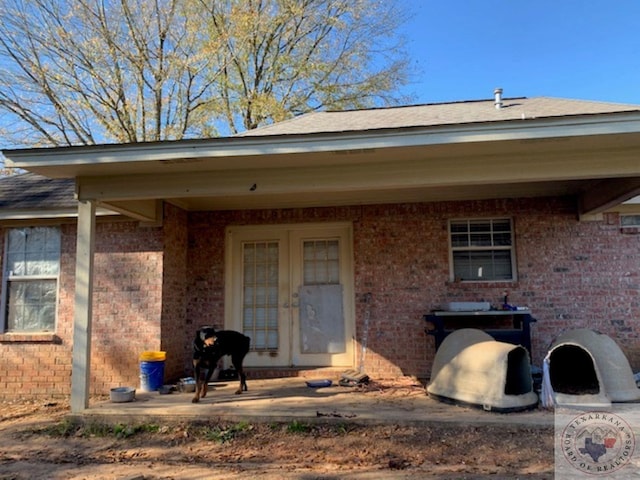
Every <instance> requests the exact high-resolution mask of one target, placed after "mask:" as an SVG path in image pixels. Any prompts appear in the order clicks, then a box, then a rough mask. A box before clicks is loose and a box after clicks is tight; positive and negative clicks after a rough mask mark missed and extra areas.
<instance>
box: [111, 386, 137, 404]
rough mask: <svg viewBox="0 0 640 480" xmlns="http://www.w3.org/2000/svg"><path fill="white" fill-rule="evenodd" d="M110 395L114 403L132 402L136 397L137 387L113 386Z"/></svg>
mask: <svg viewBox="0 0 640 480" xmlns="http://www.w3.org/2000/svg"><path fill="white" fill-rule="evenodd" d="M109 396H110V398H111V401H112V402H113V403H125V402H131V401H133V399H134V398H136V389H135V388H133V387H117V388H112V389H111V392H110V393H109Z"/></svg>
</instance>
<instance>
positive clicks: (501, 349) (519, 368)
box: [427, 328, 538, 413]
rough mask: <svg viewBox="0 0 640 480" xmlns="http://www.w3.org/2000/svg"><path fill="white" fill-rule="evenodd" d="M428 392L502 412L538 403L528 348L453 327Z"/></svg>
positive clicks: (435, 368) (453, 401) (436, 358)
mask: <svg viewBox="0 0 640 480" xmlns="http://www.w3.org/2000/svg"><path fill="white" fill-rule="evenodd" d="M427 393H428V394H429V396H431V397H433V398H435V399H437V400H440V401H444V402H452V403H460V404H465V405H472V406H477V407H482V408H484V409H485V410H491V411H496V412H503V413H506V412H514V411H520V410H527V409H530V408H533V407H535V406H537V404H538V396H537V395H536V393H535V392H534V391H533V381H532V378H531V365H530V364H529V354H528V352H527V350H526V349H525V348H524V347H522V346H519V345H512V344H510V343H504V342H497V341H496V340H494V339H493V337H491V336H490V335H489V334H487V333H485V332H483V331H481V330H476V329H472V328H464V329H460V330H456V331H454V332H452V333H451V334H449V335H448V336H447V337H446V338H445V339H444V340H443V342H442V344H441V345H440V348H439V349H438V351H437V353H436V357H435V359H434V362H433V367H432V370H431V382H430V383H429V386H428V387H427Z"/></svg>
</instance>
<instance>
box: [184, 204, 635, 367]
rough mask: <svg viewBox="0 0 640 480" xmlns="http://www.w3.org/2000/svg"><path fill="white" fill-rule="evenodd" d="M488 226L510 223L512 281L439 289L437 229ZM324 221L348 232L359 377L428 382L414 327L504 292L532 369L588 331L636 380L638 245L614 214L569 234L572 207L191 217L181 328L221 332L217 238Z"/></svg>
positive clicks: (441, 255)
mask: <svg viewBox="0 0 640 480" xmlns="http://www.w3.org/2000/svg"><path fill="white" fill-rule="evenodd" d="M497 216H499V217H502V216H509V217H511V218H513V223H514V231H515V244H516V260H517V265H516V269H517V273H518V280H517V281H515V282H507V283H503V282H493V283H456V282H450V281H449V252H448V246H449V242H448V232H447V222H448V220H449V219H452V218H486V217H497ZM326 221H350V222H353V227H354V259H355V292H356V316H357V318H356V323H357V325H356V328H357V333H356V336H357V340H358V342H360V341H361V340H363V339H364V338H365V335H364V333H365V325H364V319H365V318H367V319H368V321H367V325H366V341H367V345H366V347H367V348H366V357H365V369H366V371H367V373H369V374H370V375H373V376H378V377H393V376H397V375H401V374H404V375H415V376H418V377H428V376H429V374H430V369H431V364H432V362H433V357H434V353H435V349H434V340H433V338H432V337H431V336H428V335H426V334H425V333H424V328H425V324H424V321H423V315H424V314H425V313H428V312H429V311H431V310H433V309H439V308H442V306H443V305H444V304H446V303H447V302H450V301H488V302H490V303H492V304H493V305H500V303H501V300H502V298H503V295H504V292H505V290H506V291H508V292H509V300H510V302H511V303H513V304H516V305H520V306H528V307H530V308H531V309H532V311H533V313H534V316H535V317H536V318H537V319H538V322H537V323H536V324H534V325H533V334H532V343H533V362H534V364H537V365H540V364H541V361H542V358H543V357H544V355H545V354H546V352H547V350H548V347H549V346H550V344H551V343H552V341H553V340H554V338H555V337H556V336H557V335H558V334H559V333H561V332H563V331H565V330H567V329H570V328H577V327H588V328H593V329H596V330H598V331H600V332H602V333H605V334H608V335H610V336H611V337H613V338H614V339H615V340H616V341H617V342H618V343H619V345H620V346H621V348H622V349H623V350H624V351H625V353H626V354H627V355H628V357H629V360H630V362H631V363H632V366H633V367H634V368H636V369H640V341H639V336H640V235H630V234H625V233H623V232H622V231H621V229H620V227H619V219H618V216H617V215H615V214H607V215H605V216H604V220H603V221H595V222H579V221H578V220H577V218H576V213H575V201H574V199H571V198H545V199H514V200H488V201H476V202H442V203H424V204H406V205H377V206H363V207H344V208H314V209H287V210H277V211H268V210H264V211H253V212H242V211H240V212H211V213H206V212H201V213H192V214H190V215H189V247H190V248H189V268H190V275H189V286H188V298H189V301H188V306H187V312H188V313H187V316H188V319H189V320H188V321H189V322H190V323H191V324H192V325H199V324H207V323H212V324H214V325H216V326H219V327H221V326H222V325H223V318H224V303H223V298H224V271H223V270H224V228H225V227H226V226H228V225H247V224H279V223H280V224H283V223H298V222H301V223H302V222H326ZM367 294H371V295H370V299H371V300H370V303H367V302H366V299H367V298H368V295H367ZM360 347H361V345H359V346H358V349H357V351H358V354H360V353H361V352H362V351H363V350H362V348H360ZM356 363H357V364H358V363H359V359H357V361H356Z"/></svg>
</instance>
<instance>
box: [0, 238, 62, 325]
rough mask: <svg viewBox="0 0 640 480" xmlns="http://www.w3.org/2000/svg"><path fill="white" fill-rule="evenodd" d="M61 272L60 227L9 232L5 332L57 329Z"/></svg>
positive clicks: (5, 273)
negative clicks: (57, 305)
mask: <svg viewBox="0 0 640 480" xmlns="http://www.w3.org/2000/svg"><path fill="white" fill-rule="evenodd" d="M59 271H60V229H59V228H57V227H26V228H11V229H9V230H8V231H7V237H6V243H5V257H4V275H3V285H2V305H3V312H4V315H3V323H4V325H3V331H4V332H53V331H54V330H55V324H56V304H57V297H58V273H59Z"/></svg>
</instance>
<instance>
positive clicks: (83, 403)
mask: <svg viewBox="0 0 640 480" xmlns="http://www.w3.org/2000/svg"><path fill="white" fill-rule="evenodd" d="M95 230H96V206H95V203H94V202H92V201H79V202H78V238H77V249H76V288H75V313H74V319H73V360H72V370H71V411H72V412H73V413H78V412H81V411H82V410H85V409H86V408H88V407H89V374H90V372H91V323H92V319H91V314H92V304H93V252H94V245H95Z"/></svg>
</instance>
